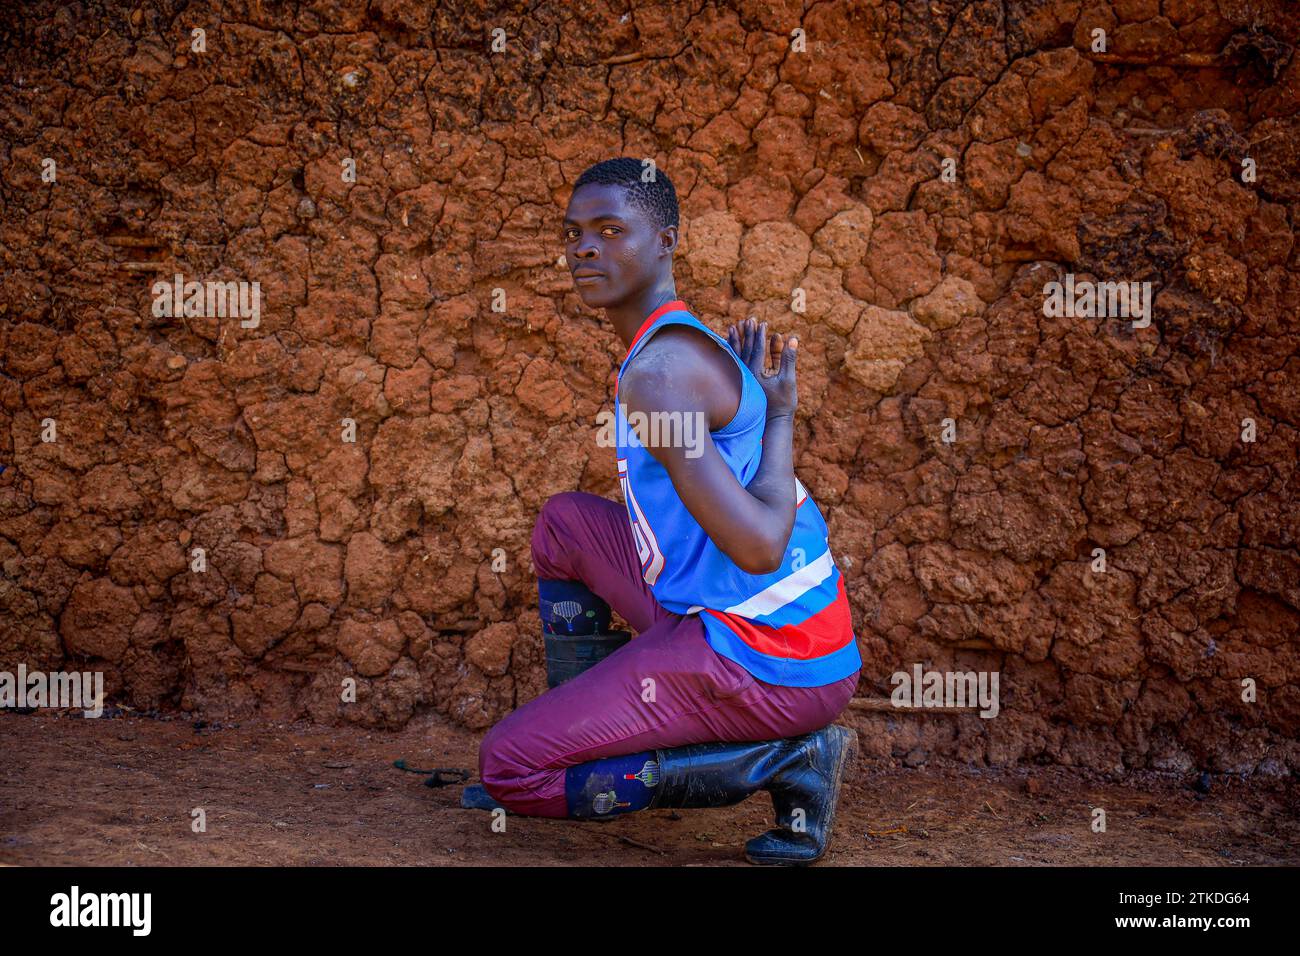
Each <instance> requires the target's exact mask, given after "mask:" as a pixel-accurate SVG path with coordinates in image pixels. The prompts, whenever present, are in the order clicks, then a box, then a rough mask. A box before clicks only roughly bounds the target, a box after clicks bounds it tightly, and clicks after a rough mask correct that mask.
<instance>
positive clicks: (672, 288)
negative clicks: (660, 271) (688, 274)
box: [605, 278, 677, 348]
mask: <svg viewBox="0 0 1300 956" xmlns="http://www.w3.org/2000/svg"><path fill="white" fill-rule="evenodd" d="M676 298H677V284H676V283H675V282H673V280H672V279H671V278H670V279H668V281H667V282H663V283H659V284H658V285H656V286H654V287H652V288H650V289H647V290H646V291H645V292H643V293H641V294H640V295H638V296H635V297H634V298H632V299H629V300H628V301H626V302H621V303H619V304H618V305H615V306H610V307H609V308H607V309H606V310H605V317H606V318H608V319H609V321H610V324H611V325H613V326H614V331H615V332H616V333H617V334H618V337H619V338H620V339H622V340H623V345H624V346H625V347H626V348H631V347H632V340H633V339H634V338H636V334H637V332H639V331H640V329H641V326H642V325H643V324H644V323H645V320H646V318H647V317H648V316H649V315H650V314H651V313H652V312H654V310H655V309H657V308H659V307H660V306H661V305H663V304H664V303H666V302H672V301H673V300H674V299H676Z"/></svg>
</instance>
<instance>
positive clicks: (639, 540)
mask: <svg viewBox="0 0 1300 956" xmlns="http://www.w3.org/2000/svg"><path fill="white" fill-rule="evenodd" d="M668 325H688V326H690V327H691V328H694V329H699V330H700V331H701V332H704V333H705V334H706V335H708V336H709V337H710V338H711V339H713V341H715V342H717V343H718V345H720V346H721V347H722V348H723V349H725V350H726V352H727V354H728V355H730V356H731V357H732V358H733V359H734V360H735V362H736V365H737V366H738V367H739V368H740V377H741V397H740V407H739V408H737V409H736V414H735V416H734V417H733V418H732V420H731V421H730V422H728V423H727V424H726V425H725V426H724V427H722V428H720V429H717V430H716V431H710V432H709V434H710V435H711V436H712V438H713V443H714V445H715V446H716V447H717V449H718V453H719V454H720V455H721V456H722V458H723V460H724V461H725V462H726V463H727V467H729V468H730V469H731V471H732V474H734V475H735V476H736V480H737V481H738V482H740V484H741V485H748V484H749V482H750V481H751V480H752V479H753V477H754V475H755V473H756V472H757V471H758V466H759V463H760V461H761V460H762V442H763V431H764V429H765V428H766V426H767V396H766V395H765V394H764V392H763V387H762V385H760V384H759V382H758V379H757V378H755V377H754V374H753V373H752V372H751V371H750V370H749V368H748V367H747V366H746V365H745V363H744V362H743V361H741V359H740V356H739V355H737V354H736V352H735V350H734V349H732V348H731V345H730V344H729V343H728V342H727V340H726V339H725V338H723V337H722V336H720V335H718V334H717V333H716V332H714V331H713V330H712V329H710V328H708V327H707V326H706V325H704V324H703V323H702V322H700V321H699V320H698V319H696V318H695V317H694V316H693V315H691V313H690V312H689V311H687V309H686V306H685V303H683V302H681V301H674V302H669V303H667V304H666V305H663V306H661V307H660V308H658V309H656V310H655V311H654V312H653V313H651V314H650V316H649V317H647V318H646V320H645V323H644V324H643V325H642V326H641V328H640V330H638V332H637V334H636V337H635V338H633V340H632V345H631V347H630V348H629V349H628V353H627V357H626V358H624V359H623V364H622V365H621V366H620V367H619V370H618V381H619V382H620V383H621V382H622V380H623V373H624V372H625V371H626V369H627V367H628V363H629V362H631V361H632V359H633V358H634V357H635V356H636V355H637V353H639V352H640V351H641V349H643V348H644V347H645V344H646V343H647V342H648V341H649V340H650V338H651V337H652V336H653V335H654V334H655V333H656V332H658V331H659V330H660V329H662V328H664V327H665V326H668ZM614 408H615V417H616V426H617V428H616V436H617V437H616V443H617V457H618V477H619V484H620V485H621V487H622V490H623V498H624V501H625V503H626V505H627V512H628V520H629V522H630V523H631V527H632V537H633V539H634V540H635V542H636V548H637V554H638V557H639V558H640V560H641V575H642V577H644V578H645V581H646V583H647V584H649V585H650V589H651V591H652V593H653V594H654V596H655V599H656V600H657V601H658V602H659V603H660V604H662V605H663V606H664V607H665V608H666V609H668V610H669V611H672V612H674V613H677V614H699V615H700V619H701V622H702V623H703V624H704V628H705V638H706V640H707V641H708V642H709V646H710V647H712V648H713V649H714V651H716V652H717V653H718V654H720V655H722V656H723V657H726V658H728V659H729V660H733V661H735V662H736V663H737V664H739V665H741V666H742V667H744V668H745V669H746V670H747V671H749V673H751V674H752V675H754V677H756V678H758V679H759V680H761V681H765V682H766V683H769V684H779V685H783V686H788V687H820V686H821V685H823V684H830V683H833V682H835V681H838V680H841V679H843V678H845V677H848V676H849V675H851V674H853V673H854V672H856V671H857V670H859V669H860V668H861V667H862V657H861V655H860V654H859V652H858V642H857V640H856V639H855V638H854V634H853V622H852V619H851V617H850V613H849V602H848V596H847V595H846V594H845V591H844V580H843V577H842V576H841V574H840V571H839V568H838V567H836V565H835V560H834V558H833V557H832V556H831V551H830V544H829V542H828V540H827V530H826V521H825V520H824V519H823V517H822V513H821V512H820V511H819V510H818V509H817V505H816V503H815V502H814V501H813V500H812V498H811V497H810V496H809V494H808V492H807V489H805V488H804V486H803V484H802V483H801V482H800V481H799V479H798V478H797V477H796V478H795V502H796V508H795V521H794V529H793V531H792V532H791V534H790V541H789V543H788V544H787V545H786V550H785V558H784V560H783V561H782V563H781V567H780V568H779V569H777V570H776V571H773V572H772V573H770V574H749V573H747V572H745V571H742V570H741V569H740V568H739V567H738V566H737V565H736V563H735V562H734V561H732V560H731V558H729V557H727V555H726V554H724V553H723V552H722V551H721V550H720V549H719V548H718V547H717V545H715V544H714V543H713V541H712V539H710V538H709V536H708V534H707V533H705V531H704V529H703V528H701V527H700V525H699V522H697V521H696V520H695V518H694V517H692V516H691V513H690V512H689V511H687V510H686V506H685V505H683V504H682V501H681V498H680V497H679V496H678V494H677V490H676V488H674V487H673V483H672V479H671V478H670V477H669V476H668V472H667V470H666V469H665V468H664V466H663V465H661V464H660V463H659V462H658V461H657V460H656V459H655V457H654V456H653V455H652V454H650V451H649V450H648V449H647V448H646V447H645V446H644V445H642V443H641V441H640V439H639V438H638V436H637V434H636V432H635V431H634V430H633V429H631V428H630V427H628V423H627V420H626V418H625V417H624V409H623V407H622V404H621V403H620V401H619V399H618V392H617V390H616V391H615V401H614Z"/></svg>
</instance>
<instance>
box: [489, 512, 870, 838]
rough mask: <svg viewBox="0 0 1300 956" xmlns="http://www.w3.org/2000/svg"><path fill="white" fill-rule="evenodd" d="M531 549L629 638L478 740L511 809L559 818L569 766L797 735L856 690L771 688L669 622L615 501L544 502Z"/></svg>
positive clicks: (676, 618) (680, 623) (494, 787)
mask: <svg viewBox="0 0 1300 956" xmlns="http://www.w3.org/2000/svg"><path fill="white" fill-rule="evenodd" d="M532 551H533V564H534V566H535V567H536V569H537V576H538V577H540V578H557V579H562V580H570V581H581V582H582V583H583V584H585V585H586V586H587V587H588V588H590V589H591V590H592V591H593V592H594V593H595V594H598V595H599V596H600V597H602V598H603V599H604V600H605V601H607V602H608V603H609V605H610V607H612V608H613V609H614V610H615V611H617V612H618V613H619V614H621V615H622V616H623V618H624V619H625V620H626V621H627V622H628V624H630V625H631V626H632V628H633V629H634V630H635V631H636V632H637V636H636V637H634V638H633V639H632V640H631V641H629V642H628V643H627V644H626V645H624V646H623V647H621V648H619V649H618V650H617V651H615V652H614V653H613V654H611V655H610V656H609V657H607V658H605V659H604V660H603V661H601V662H600V663H599V664H597V665H596V666H595V667H592V668H590V669H589V670H587V671H584V672H583V673H582V674H579V675H578V676H577V677H575V678H573V679H572V680H570V681H567V682H566V683H564V684H561V685H560V686H559V687H556V688H554V689H553V690H549V691H547V692H546V693H544V694H542V695H541V696H540V697H537V698H535V699H534V700H532V701H530V702H528V703H527V704H525V705H523V706H522V707H520V708H518V709H517V710H515V711H513V712H512V713H511V714H509V715H508V716H506V717H505V718H504V719H502V720H501V721H500V722H499V723H498V724H497V725H496V726H495V727H493V728H492V729H491V730H490V731H489V732H488V734H487V736H486V737H485V738H484V739H483V742H482V744H481V745H480V747H479V774H480V776H481V778H482V780H483V785H484V787H485V788H486V789H487V792H488V793H489V794H490V795H491V796H492V798H493V799H494V800H497V801H499V802H500V803H501V805H502V806H504V807H506V808H507V809H509V810H513V811H514V812H516V813H521V814H527V815H530V816H543V817H564V816H566V815H567V807H566V805H565V799H564V770H565V768H566V767H571V766H573V765H574V764H579V763H584V762H586V761H588V760H595V759H598V758H600V757H611V756H617V755H619V754H632V753H639V752H641V751H643V750H653V749H655V748H668V747H678V746H681V745H683V744H695V743H707V742H710V741H719V740H727V741H742V740H773V739H776V738H778V737H794V736H798V735H800V734H805V733H808V732H810V731H813V730H817V729H818V728H820V727H824V726H826V725H827V724H829V723H830V722H831V721H832V720H834V719H835V717H836V715H838V714H839V713H840V711H841V710H843V709H844V706H845V704H847V703H848V700H849V698H850V697H852V696H853V693H854V690H855V689H856V688H857V684H858V675H857V674H856V673H855V674H853V675H852V676H849V677H845V678H844V679H843V680H839V681H836V682H834V683H832V684H826V685H824V686H822V687H783V686H778V685H776V684H767V683H764V682H763V681H760V680H758V679H756V678H755V677H753V676H752V675H751V674H750V673H749V672H748V671H746V670H745V669H744V668H743V667H741V666H740V665H739V664H737V663H735V662H734V661H731V660H728V659H727V658H725V657H722V656H720V655H719V654H717V653H716V652H715V651H714V650H713V648H711V647H710V646H709V645H708V643H707V642H706V641H705V639H704V625H703V624H701V623H700V619H699V616H698V615H695V614H691V615H681V614H674V613H672V612H670V611H667V610H665V609H664V608H663V607H662V606H660V604H659V603H658V602H657V601H656V600H655V599H654V595H653V594H652V593H651V591H650V588H649V586H648V585H647V584H646V583H645V581H644V579H643V578H642V577H641V565H640V562H639V561H638V560H637V556H636V547H635V545H634V544H633V541H632V531H631V529H630V528H629V527H628V520H627V511H626V510H625V508H624V507H623V505H621V504H619V503H618V502H615V501H609V500H607V499H605V498H601V497H599V496H597V495H590V494H586V493H584V492H577V491H571V492H565V493H563V494H558V495H555V496H553V497H551V498H550V499H548V500H547V501H546V503H545V504H544V505H543V506H542V511H541V514H540V515H539V516H538V519H537V525H536V528H535V529H534V531H533V540H532ZM538 630H539V635H538V640H541V636H540V627H539V629H538Z"/></svg>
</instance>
